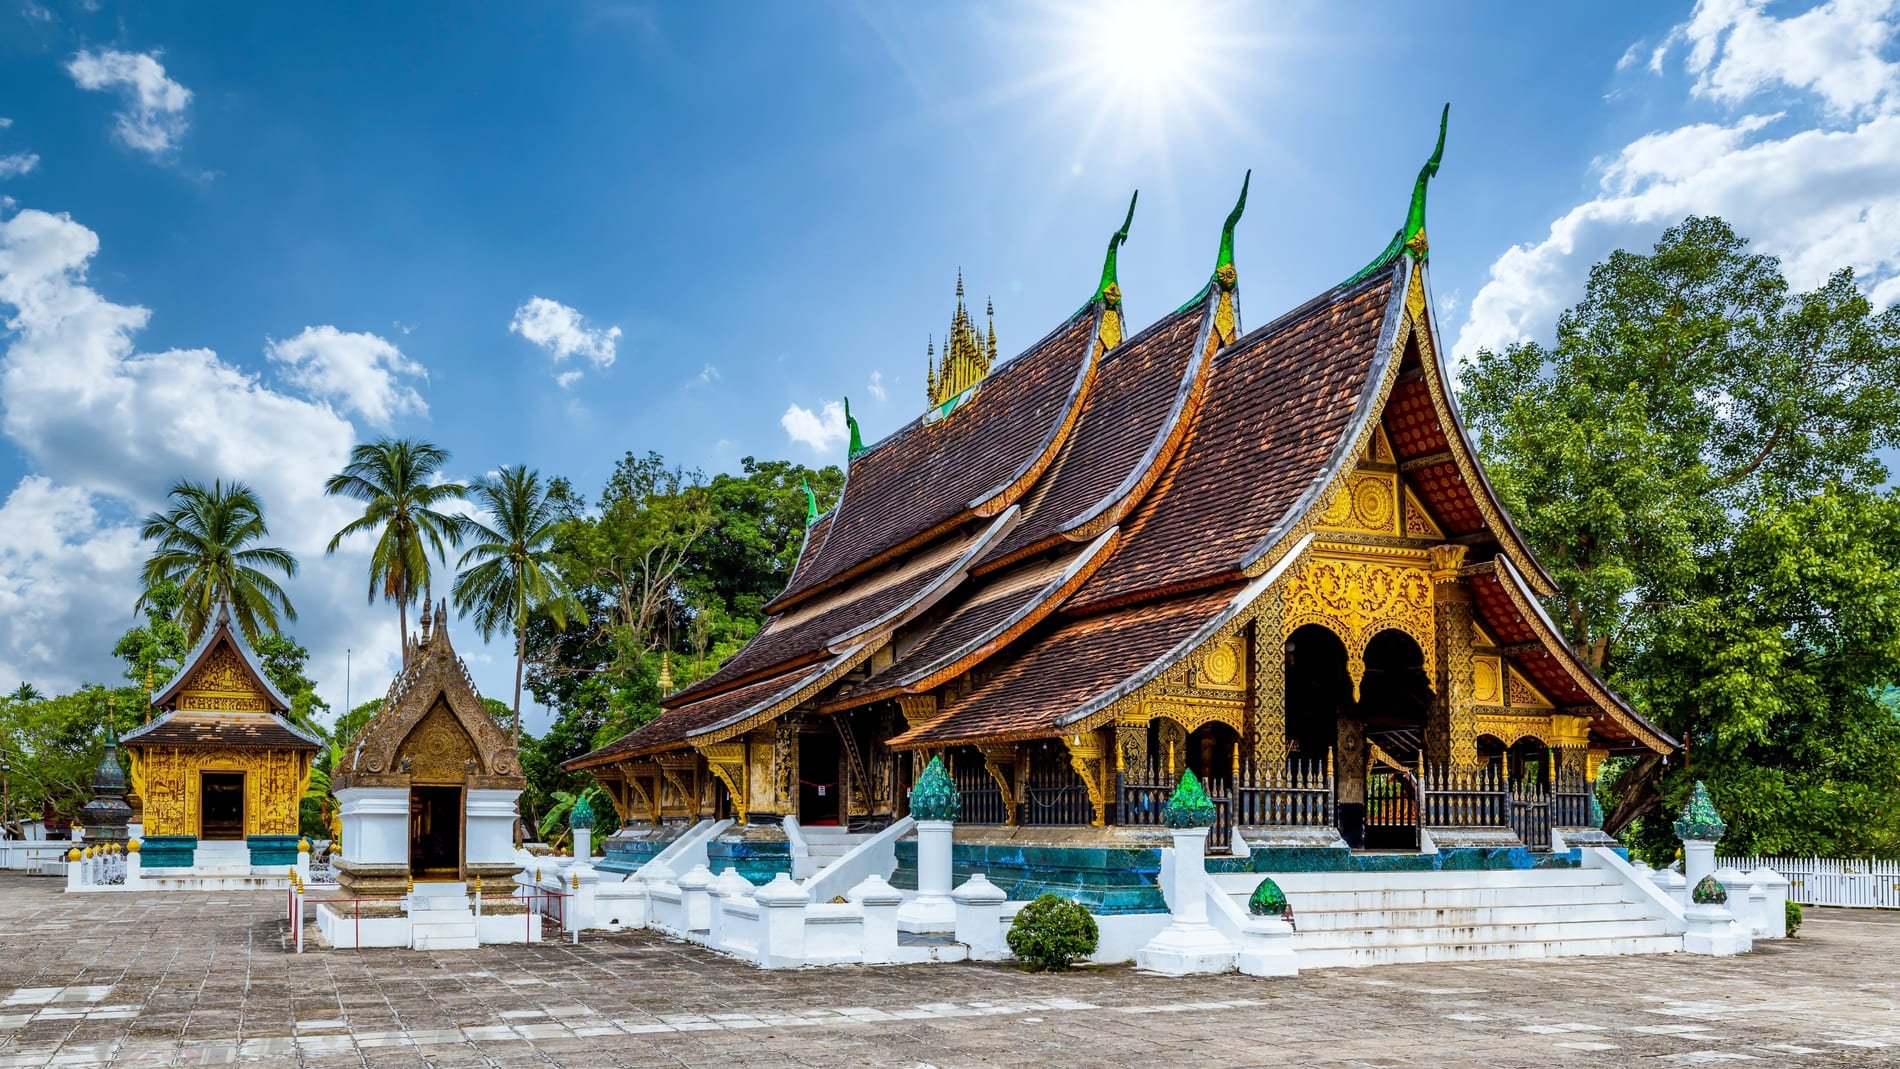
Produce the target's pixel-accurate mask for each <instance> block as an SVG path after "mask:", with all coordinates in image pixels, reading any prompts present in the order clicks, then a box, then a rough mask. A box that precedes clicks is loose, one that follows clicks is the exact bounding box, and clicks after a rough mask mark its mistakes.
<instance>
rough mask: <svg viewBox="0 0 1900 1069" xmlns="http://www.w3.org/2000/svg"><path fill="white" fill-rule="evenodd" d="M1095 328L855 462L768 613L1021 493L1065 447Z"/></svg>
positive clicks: (1061, 336)
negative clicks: (818, 534)
mask: <svg viewBox="0 0 1900 1069" xmlns="http://www.w3.org/2000/svg"><path fill="white" fill-rule="evenodd" d="M1094 330H1095V317H1094V316H1091V315H1088V314H1077V315H1076V316H1074V317H1072V318H1070V319H1069V320H1068V321H1067V322H1065V323H1064V324H1063V325H1062V326H1060V327H1058V328H1056V330H1055V331H1054V332H1052V333H1051V334H1049V335H1048V336H1047V337H1045V338H1044V339H1042V340H1041V341H1040V342H1037V343H1036V344H1035V345H1034V346H1031V347H1030V349H1029V350H1028V351H1027V352H1025V353H1023V354H1022V355H1020V356H1018V357H1016V358H1014V359H1012V360H1010V361H1008V362H1007V363H1005V364H1002V365H1001V366H999V367H998V368H997V369H996V370H994V371H992V372H991V373H990V374H989V376H988V377H987V378H986V379H984V380H983V381H982V382H981V383H980V384H979V385H978V386H977V387H976V393H975V396H974V397H973V398H971V399H970V400H969V401H966V402H964V403H963V404H962V405H960V406H959V407H958V408H957V409H956V410H955V411H953V412H951V413H950V414H949V415H948V416H944V417H942V418H930V417H929V416H926V417H922V418H919V419H917V420H915V421H913V422H911V423H910V424H909V425H908V426H906V427H904V428H903V429H902V430H899V431H898V432H897V433H896V434H894V435H892V436H891V437H889V438H886V439H885V440H884V441H882V442H879V443H878V444H877V445H875V446H873V447H871V448H870V449H869V450H868V451H866V452H865V453H864V455H862V456H860V457H858V458H857V459H856V460H854V461H853V462H852V464H851V468H850V471H849V473H848V475H847V476H846V478H845V486H844V493H843V495H842V496H841V497H840V499H839V501H838V504H837V507H835V508H834V509H833V510H832V512H831V514H830V522H829V523H827V524H825V531H824V537H823V540H822V541H820V542H819V543H817V544H816V545H815V546H810V547H808V554H809V560H805V561H801V562H800V564H799V566H798V568H797V571H796V573H795V575H794V578H793V581H792V585H791V586H789V587H788V588H787V589H786V591H785V593H783V594H780V595H779V596H778V597H777V598H776V599H774V600H773V601H772V602H771V603H770V604H769V605H767V606H766V607H767V609H768V610H772V611H779V610H783V609H787V608H790V607H791V606H792V605H794V604H796V603H798V602H799V601H803V600H805V599H806V598H809V597H811V596H813V595H814V594H815V593H817V592H818V591H819V590H820V589H822V588H824V587H825V586H827V585H828V584H830V583H833V582H835V581H837V580H839V579H841V578H845V577H848V576H854V575H856V574H860V573H862V572H864V571H868V570H869V569H870V568H873V567H875V566H876V565H877V564H879V563H881V562H883V561H885V560H888V559H890V558H891V557H893V556H895V555H896V554H898V553H900V552H902V551H904V550H906V549H909V548H912V547H914V546H916V545H917V544H919V543H920V542H922V541H926V540H929V539H932V538H934V537H937V536H938V535H940V533H941V532H943V531H944V530H945V528H946V527H949V526H953V525H955V524H957V523H959V522H962V521H965V520H968V519H971V518H975V517H977V516H979V515H986V514H991V513H994V512H997V511H1001V509H1003V508H1005V507H1007V506H1008V504H1009V503H1010V502H1011V501H1013V500H1014V499H1015V498H1016V497H1019V496H1021V493H1022V491H1023V490H1024V489H1026V485H1025V482H1026V479H1027V478H1029V477H1031V476H1033V474H1034V473H1035V471H1037V470H1039V468H1040V466H1041V465H1043V464H1046V463H1047V462H1048V460H1049V459H1050V455H1051V454H1052V453H1053V452H1054V451H1055V448H1056V447H1057V446H1058V445H1060V444H1061V441H1062V437H1063V432H1064V431H1065V430H1066V428H1067V423H1068V420H1067V417H1068V416H1069V414H1070V411H1071V409H1072V408H1073V406H1074V402H1075V400H1076V398H1077V396H1078V395H1079V394H1080V392H1081V390H1082V387H1083V384H1084V382H1085V381H1086V375H1087V373H1088V371H1089V370H1090V369H1091V368H1092V366H1093V364H1092V361H1091V354H1092V349H1093V346H1092V344H1091V341H1090V339H1091V338H1092V337H1093V335H1094ZM933 414H934V410H933Z"/></svg>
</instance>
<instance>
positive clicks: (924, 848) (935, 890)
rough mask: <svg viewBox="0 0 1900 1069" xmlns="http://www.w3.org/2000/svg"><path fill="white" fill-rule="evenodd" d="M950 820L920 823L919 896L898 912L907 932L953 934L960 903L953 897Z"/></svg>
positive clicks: (903, 928) (918, 857)
mask: <svg viewBox="0 0 1900 1069" xmlns="http://www.w3.org/2000/svg"><path fill="white" fill-rule="evenodd" d="M955 827H956V825H954V824H952V823H950V822H949V821H947V820H920V821H918V822H917V893H916V894H915V895H914V896H912V897H911V899H910V901H908V902H906V903H904V904H903V906H901V907H899V909H898V911H897V928H898V930H899V931H904V932H954V931H956V929H957V904H956V902H955V900H953V899H952V898H951V897H950V833H951V830H952V829H953V828H955Z"/></svg>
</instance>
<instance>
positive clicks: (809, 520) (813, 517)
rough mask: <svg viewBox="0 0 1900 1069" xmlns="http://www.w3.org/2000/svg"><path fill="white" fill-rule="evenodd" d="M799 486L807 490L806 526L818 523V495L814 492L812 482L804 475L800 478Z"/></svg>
mask: <svg viewBox="0 0 1900 1069" xmlns="http://www.w3.org/2000/svg"><path fill="white" fill-rule="evenodd" d="M798 485H800V486H802V487H804V488H805V526H807V527H810V526H811V525H812V524H814V523H817V522H818V495H817V494H815V493H813V492H812V489H811V480H810V479H807V478H805V477H804V476H803V475H801V476H799V477H798Z"/></svg>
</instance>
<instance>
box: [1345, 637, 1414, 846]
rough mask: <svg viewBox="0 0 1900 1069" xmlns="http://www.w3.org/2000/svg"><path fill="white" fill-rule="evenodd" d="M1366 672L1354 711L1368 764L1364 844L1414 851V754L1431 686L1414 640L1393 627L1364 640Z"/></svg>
mask: <svg viewBox="0 0 1900 1069" xmlns="http://www.w3.org/2000/svg"><path fill="white" fill-rule="evenodd" d="M1365 662H1366V674H1365V678H1364V679H1363V680H1362V681H1361V683H1360V685H1359V702H1358V705H1357V707H1356V711H1357V714H1358V717H1359V720H1360V722H1361V723H1362V724H1364V725H1365V733H1366V751H1367V758H1368V762H1369V767H1368V769H1367V779H1366V816H1365V842H1364V845H1365V846H1366V848H1367V849H1372V850H1416V849H1418V817H1419V782H1418V776H1417V772H1418V767H1419V757H1420V755H1421V754H1423V753H1424V751H1425V721H1426V718H1427V717H1428V716H1429V715H1430V713H1431V707H1432V688H1431V681H1430V679H1429V677H1427V676H1426V674H1425V652H1424V651H1423V650H1422V649H1420V648H1419V645H1418V640H1416V639H1414V638H1413V637H1412V636H1411V635H1408V634H1406V633H1405V632H1403V631H1398V630H1386V631H1381V632H1379V633H1378V634H1376V635H1373V636H1372V639H1371V641H1369V642H1367V643H1366V653H1365Z"/></svg>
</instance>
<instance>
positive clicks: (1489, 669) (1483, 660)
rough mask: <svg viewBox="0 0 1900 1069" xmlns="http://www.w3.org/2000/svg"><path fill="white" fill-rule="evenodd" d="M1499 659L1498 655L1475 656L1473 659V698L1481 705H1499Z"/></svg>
mask: <svg viewBox="0 0 1900 1069" xmlns="http://www.w3.org/2000/svg"><path fill="white" fill-rule="evenodd" d="M1498 672H1499V669H1498V659H1497V658H1496V657H1474V658H1472V660H1471V700H1472V701H1473V702H1476V703H1477V704H1479V705H1498V704H1500V703H1499V701H1498V697H1499V693H1500V692H1499V689H1498V684H1499V679H1498Z"/></svg>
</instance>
